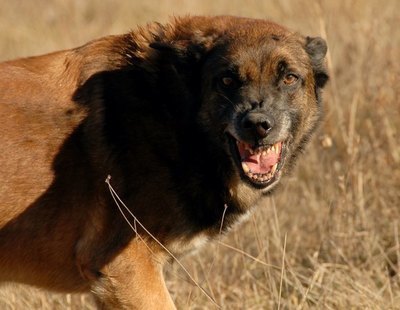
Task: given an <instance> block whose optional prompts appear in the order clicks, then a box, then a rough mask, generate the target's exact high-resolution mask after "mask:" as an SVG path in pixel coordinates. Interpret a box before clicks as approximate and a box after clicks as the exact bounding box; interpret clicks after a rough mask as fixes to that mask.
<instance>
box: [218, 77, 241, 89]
mask: <svg viewBox="0 0 400 310" xmlns="http://www.w3.org/2000/svg"><path fill="white" fill-rule="evenodd" d="M218 84H219V85H220V87H221V88H223V89H236V88H238V87H239V81H238V80H237V79H235V78H234V77H233V76H229V75H224V76H222V77H220V78H219V83H218Z"/></svg>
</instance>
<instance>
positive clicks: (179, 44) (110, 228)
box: [0, 17, 325, 309]
mask: <svg viewBox="0 0 400 310" xmlns="http://www.w3.org/2000/svg"><path fill="white" fill-rule="evenodd" d="M271 35H272V36H273V37H274V36H275V37H276V38H278V37H279V38H280V39H279V40H281V41H283V42H287V43H283V47H281V48H279V50H278V51H279V53H280V54H284V55H287V57H289V58H290V57H292V56H291V55H292V53H294V52H296V53H297V50H296V48H298V46H303V47H304V46H305V47H304V49H303V51H302V52H301V53H300V52H299V54H301V57H300V56H299V57H297V58H296V59H295V60H294V63H296V64H297V66H298V68H299V71H300V72H302V73H303V74H304V76H305V79H306V83H305V88H304V93H303V95H302V97H301V96H300V95H293V96H292V97H293V98H294V99H293V100H297V101H296V102H298V103H296V104H297V106H298V109H299V112H298V113H299V115H301V117H299V119H296V122H297V123H296V126H294V127H296V130H297V131H298V132H299V133H297V132H295V133H293V147H292V148H291V149H289V148H288V152H292V153H293V154H294V153H296V152H297V149H300V148H301V147H302V145H303V144H304V143H305V141H306V140H307V139H308V136H309V135H310V134H311V132H312V131H313V130H314V128H315V124H316V123H317V120H318V119H319V114H320V112H319V108H318V107H317V104H316V102H317V101H319V98H318V92H319V91H318V89H317V88H319V87H322V86H323V84H324V82H325V81H323V82H321V83H320V84H321V85H318V83H319V82H318V78H321V79H324V77H323V76H322V73H321V72H323V70H322V64H321V62H322V58H323V56H324V54H325V52H324V51H322V52H319V47H318V46H317V48H315V50H312V46H311V47H309V46H307V40H306V39H305V38H304V37H302V36H300V35H297V34H294V33H292V32H289V31H287V30H286V29H284V28H283V27H281V26H278V25H276V24H274V23H271V22H266V21H261V20H251V19H239V18H234V17H216V18H210V17H186V18H181V19H176V20H175V21H173V22H172V23H171V24H168V25H165V26H161V25H158V24H151V25H149V26H147V27H146V28H143V29H139V30H138V31H136V32H132V33H129V34H126V35H121V36H110V37H106V38H102V39H99V40H96V41H93V42H90V43H88V44H87V45H85V46H83V47H79V48H76V49H72V50H67V51H61V52H56V53H52V54H49V55H44V56H39V57H31V58H26V59H19V60H15V61H9V62H5V63H2V64H0V120H1V123H0V145H1V152H0V163H1V164H0V175H1V177H2V183H1V185H0V208H1V209H0V212H1V213H0V281H17V282H23V283H27V284H31V285H36V286H41V287H45V288H48V289H53V290H60V291H85V290H92V291H93V292H94V293H95V294H96V296H97V297H98V299H99V300H100V303H101V305H102V306H104V307H108V308H110V309H119V308H126V309H173V308H174V305H173V302H172V300H171V298H170V296H169V294H168V292H167V290H166V287H165V284H164V280H163V275H162V265H163V264H164V263H165V261H166V260H167V259H168V255H167V254H166V253H165V251H164V250H163V249H162V248H160V246H159V245H158V244H157V243H155V242H154V241H153V240H152V239H151V238H150V237H149V236H148V235H147V234H146V233H144V232H143V231H142V230H141V231H139V233H141V234H142V235H143V238H144V239H139V238H135V234H134V233H133V232H132V231H131V229H130V228H129V226H128V225H127V224H126V223H125V222H124V220H123V218H122V217H121V215H120V214H119V213H118V209H117V208H116V206H115V204H114V202H113V201H112V199H111V197H110V195H109V192H108V189H107V187H106V185H105V184H104V180H105V178H106V177H107V175H108V174H111V175H112V177H113V179H112V180H113V181H114V180H115V187H116V189H117V191H118V192H119V193H121V194H122V196H123V197H124V199H126V201H127V203H128V205H129V206H130V207H131V208H132V209H133V211H134V213H135V215H136V216H137V217H138V218H140V220H141V222H142V223H144V225H145V227H147V228H148V229H149V230H150V231H151V232H152V233H153V234H154V235H155V236H156V237H157V238H158V239H159V240H160V241H162V242H163V243H164V244H165V245H166V246H167V247H169V246H170V247H171V249H173V250H174V252H175V253H176V254H181V253H183V252H186V250H190V247H191V246H187V247H188V249H183V244H191V243H190V242H191V241H193V240H195V239H196V237H199V236H202V238H209V237H212V236H214V235H215V234H216V233H217V232H218V230H219V227H220V219H221V214H222V210H223V209H222V208H223V205H224V203H225V202H226V203H227V205H228V208H229V211H228V212H227V214H226V223H224V225H226V227H225V226H224V229H225V228H228V227H229V226H230V225H231V224H233V223H234V222H235V221H236V220H237V219H238V218H239V217H240V216H242V215H244V214H246V213H247V212H248V210H249V209H250V208H251V206H252V205H254V204H255V203H256V202H257V201H258V199H259V198H260V197H261V196H262V195H263V191H262V190H259V189H257V188H254V187H253V186H251V185H249V184H248V183H246V182H243V181H242V178H241V176H240V174H239V172H237V170H236V168H233V166H232V161H231V159H227V162H226V163H221V166H219V168H220V169H221V170H224V169H223V168H224V167H225V168H226V171H221V172H218V173H221V174H218V177H217V178H214V177H213V176H212V177H211V179H210V180H212V182H214V181H215V184H207V183H209V182H207V181H204V182H203V179H204V180H208V178H209V175H208V174H206V176H205V177H204V178H203V177H196V175H197V174H198V171H197V170H196V169H199V170H202V169H200V168H199V167H200V166H201V165H202V161H203V160H204V156H203V158H199V159H196V157H195V156H192V154H190V152H191V151H190V150H188V149H190V148H192V147H195V146H192V145H188V146H187V147H186V148H185V149H184V150H183V151H182V150H181V149H180V147H181V146H182V141H187V140H186V139H184V138H183V137H185V136H183V137H181V135H184V133H182V128H192V127H191V126H192V125H187V124H185V123H184V122H185V119H186V118H185V117H186V116H185V115H184V114H182V115H180V116H178V117H177V116H176V114H174V113H181V112H180V111H182V110H184V109H186V107H184V108H182V107H181V106H178V107H174V108H171V110H174V112H171V115H173V117H172V119H173V121H172V122H169V121H168V120H165V119H167V118H168V117H166V116H165V117H164V114H163V113H160V115H162V119H161V120H160V119H159V118H157V117H158V116H154V117H152V116H150V117H148V116H146V117H144V116H142V115H147V114H146V113H149V112H148V110H147V109H151V107H150V108H149V105H144V104H143V106H142V105H140V103H138V108H137V109H138V110H139V111H140V112H137V113H138V114H139V118H138V121H135V122H132V126H139V125H135V124H138V123H140V124H141V125H140V126H141V127H140V128H139V129H138V127H135V128H136V129H135V130H132V132H130V131H129V130H128V131H129V133H127V132H128V131H125V128H122V129H121V128H120V127H118V126H119V125H121V124H122V125H121V126H125V125H126V124H128V123H129V122H130V119H128V118H127V119H126V120H127V122H120V121H119V120H120V119H119V117H122V118H121V119H125V118H124V117H126V113H125V112H118V109H117V112H110V114H107V113H108V112H105V111H106V109H111V110H112V109H114V107H115V106H116V105H118V102H120V101H121V100H123V99H124V98H122V99H121V100H118V99H114V97H116V98H118V96H119V95H120V94H121V93H123V91H124V90H129V91H130V89H131V88H134V86H135V85H141V84H140V83H144V84H143V85H144V87H149V88H150V89H152V88H151V85H153V83H156V82H155V81H156V80H157V79H158V78H159V77H160V76H166V77H168V78H167V79H166V80H165V82H163V83H162V84H160V85H161V87H164V89H162V92H167V93H168V92H170V93H169V94H167V95H168V96H171V97H172V96H175V93H174V92H177V93H178V94H179V96H180V97H182V98H186V97H185V96H187V98H191V97H190V96H191V94H192V93H191V90H187V89H186V88H184V87H183V86H182V81H180V80H179V79H178V77H179V74H186V73H185V72H186V71H185V70H188V69H187V68H186V67H185V66H186V65H187V63H189V62H190V61H192V62H193V61H195V60H196V59H197V58H199V57H202V56H199V54H201V55H203V54H205V53H207V52H208V51H210V50H212V49H213V48H214V46H215V45H216V42H217V41H221V40H222V41H224V40H227V41H228V43H229V44H230V45H229V53H230V54H229V53H228V54H227V55H232V61H234V60H235V57H236V56H234V55H239V56H237V57H239V58H240V61H242V66H241V68H240V70H239V74H240V76H242V77H243V78H248V79H249V80H257V79H258V80H259V81H260V83H261V84H262V83H268V79H267V78H268V76H271V74H273V72H272V71H271V70H272V69H271V68H272V67H271V66H272V65H271V66H269V65H265V64H263V63H262V62H263V61H266V62H267V63H268V62H271V63H274V61H275V60H274V57H272V58H268V59H267V58H265V59H264V58H263V57H261V56H260V57H261V58H260V57H258V56H254V55H250V54H249V55H248V57H247V58H246V56H243V55H245V53H246V50H247V48H248V47H253V46H256V47H257V46H261V45H263V44H264V43H262V42H263V38H265V37H268V36H271ZM276 38H273V40H275V39H276ZM285 40H286V41H285ZM268 44H272V43H268ZM151 45H152V46H151ZM192 45H193V46H194V47H193V50H190V51H189V52H188V51H187V49H189V47H190V48H192ZM292 45H293V47H292ZM307 49H309V50H307ZM323 49H324V48H323V47H322V50H323ZM260 53H262V51H260ZM307 53H308V54H307ZM318 53H320V54H321V55H319V54H318ZM308 55H310V57H311V60H309V56H308ZM227 57H228V56H227ZM229 57H230V56H229ZM277 57H278V56H277ZM187 58H188V59H189V58H190V60H187ZM176 59H178V60H176ZM182 59H184V60H182ZM254 59H256V60H260V61H261V63H259V62H254ZM179 61H180V62H179ZM313 61H315V62H316V63H313ZM186 62H187V63H186ZM171 63H172V64H173V65H171ZM131 68H134V69H131ZM160 68H161V69H160ZM128 69H129V70H133V72H134V73H132V74H133V75H134V76H135V77H134V78H133V80H132V81H134V82H135V83H133V84H132V83H131V82H130V81H128V80H127V78H126V76H125V75H126V74H130V73H129V72H131V71H129V70H128ZM260 69H263V70H265V72H264V73H263V74H264V75H263V77H264V78H265V81H264V80H262V79H261V80H260V78H259V76H260ZM261 71H262V70H261ZM127 72H128V73H127ZM182 72H183V73H182ZM318 74H320V75H319V76H318ZM137 76H138V77H139V78H136V77H137ZM142 77H143V80H145V81H146V82H142ZM129 78H130V75H129ZM160 79H161V78H160ZM174 79H176V80H174ZM202 79H207V77H202ZM171 80H172V81H174V84H173V85H171V87H169V86H168V83H169V82H170V81H171ZM184 80H185V79H184ZM114 81H115V85H114V84H113V83H114ZM147 81H148V82H147ZM124 83H126V85H125V84H124ZM146 83H147V84H146ZM157 83H158V82H157ZM204 83H205V84H204V85H205V86H204V87H205V88H207V87H208V86H207V85H209V83H208V82H207V81H206V82H204ZM210 83H211V82H210ZM261 84H260V85H261ZM149 85H150V86H149ZM157 85H159V84H157ZM177 85H178V86H177ZM140 87H141V86H139V87H138V88H140ZM118 89H122V90H123V91H122V92H121V91H118ZM159 89H160V88H156V89H154V91H155V92H156V91H158V90H159ZM105 90H107V91H105ZM103 92H104V93H103ZM109 93H111V94H113V96H111V99H107V98H108V97H107V96H108V94H109ZM167 95H166V96H167ZM126 96H127V97H129V98H130V99H131V100H130V102H136V101H137V102H140V98H142V97H141V96H143V95H142V93H139V94H137V93H135V94H131V93H129V94H127V95H126ZM249 96H250V95H249ZM296 96H297V97H296ZM300 97H301V98H300ZM210 98H211V97H210ZM107 100H115V103H113V104H112V105H111V104H110V105H109V106H107V107H104V106H103V102H107ZM149 100H150V99H149ZM181 100H182V101H184V103H185V104H186V102H188V101H190V99H187V101H186V99H185V100H184V99H181ZM210 100H211V99H210ZM159 101H160V100H153V101H151V100H150V102H153V103H154V102H157V104H158V102H159ZM121 107H122V108H124V109H125V108H126V109H127V111H128V112H129V111H131V110H129V109H130V107H126V106H121ZM211 108H212V107H208V108H207V107H205V108H204V109H203V110H201V111H199V115H200V116H199V119H200V121H199V122H200V123H201V124H202V126H205V127H207V126H208V123H209V122H211V119H212V117H213V115H214V114H215V113H214V111H210V110H207V109H211ZM161 109H162V108H161V107H159V108H157V110H154V111H156V112H155V113H154V114H157V113H158V111H159V110H161ZM175 110H176V111H175ZM151 111H153V110H151ZM112 113H115V115H114V114H112ZM182 113H183V112H182ZM190 113H191V114H190ZM190 113H189V114H188V115H192V114H193V113H194V112H190ZM120 114H121V115H120ZM128 114H129V113H128ZM110 115H111V116H112V117H116V118H117V121H115V122H114V119H111V120H108V118H107V117H110ZM157 115H158V114H157ZM174 117H175V119H174ZM142 119H145V121H144V122H141V120H142ZM175 123H178V125H176V126H178V128H177V129H176V128H175V127H174V126H175V125H173V124H175ZM181 123H182V124H181ZM108 124H112V125H108ZM129 124H130V123H129ZM106 125H107V126H117V125H118V126H117V127H110V128H111V129H110V130H108V129H104V130H105V132H102V131H101V130H100V129H99V128H102V126H106ZM126 126H128V125H126ZM179 126H182V127H179ZM185 126H189V127H185ZM107 128H108V127H107ZM207 128H208V127H207ZM210 128H211V127H210ZM213 128H214V127H213ZM118 130H122V131H121V132H124V133H126V134H127V136H126V140H125V139H122V138H121V139H122V140H121V141H118V142H115V139H117V140H118V137H120V136H121V135H120V134H119V133H120V132H119V131H118ZM175 130H176V132H175ZM114 131H115V132H117V133H118V134H114ZM183 131H184V130H183ZM136 132H141V134H143V135H145V137H146V138H141V136H134V135H135V133H136ZM171 132H172V133H171ZM108 135H110V136H111V137H114V138H115V139H114V138H113V139H114V140H112V141H111V142H108V140H107V139H109V136H108ZM146 135H147V136H146ZM196 137H200V138H199V139H198V140H199V141H201V140H202V139H205V140H207V139H208V138H207V134H205V135H203V133H197V132H196ZM128 140H129V141H133V143H131V144H129V145H130V146H131V147H132V148H133V149H127V146H126V145H125V143H127V142H126V141H128ZM151 141H162V142H160V143H165V145H166V146H168V147H164V148H163V150H165V154H164V156H163V158H162V159H160V158H158V157H157V153H159V151H157V152H155V151H153V148H154V147H157V145H156V144H155V146H154V145H153V144H151ZM199 143H201V142H199ZM205 145H208V144H207V143H206V144H205ZM216 145H218V142H216ZM212 146H213V144H212V143H210V146H207V148H208V147H210V148H211V147H212ZM135 147H136V148H135ZM118 150H121V151H118ZM122 150H123V151H122ZM182 152H183V154H184V155H182V154H181V153H182ZM185 152H189V155H185V154H186V153H185ZM224 152H225V151H222V150H216V151H215V152H214V151H208V150H207V151H206V153H205V154H206V155H207V156H208V155H209V154H211V155H210V156H211V157H212V156H214V155H213V154H214V153H215V156H220V155H221V154H225V153H224ZM129 156H131V157H129ZM180 156H181V157H182V160H181V161H180V162H179V164H182V167H186V168H185V169H183V168H182V169H181V168H180V167H178V166H179V165H178V166H176V165H175V164H174V160H175V159H176V158H181V157H180ZM293 157H294V156H293ZM138 158H139V159H140V160H138ZM185 158H190V161H186V163H185ZM163 160H165V161H170V162H171V163H169V162H167V163H164V162H163ZM192 160H193V162H192ZM135 161H138V162H139V163H135ZM196 162H197V164H196ZM144 163H149V164H148V166H147V167H146V170H144V168H142V167H141V166H142V165H143V164H144ZM288 163H289V160H288ZM210 165H214V160H213V161H212V163H211V164H210ZM217 166H218V165H217ZM171 167H173V168H171ZM219 168H218V169H219ZM152 169H154V170H152ZM174 169H175V170H174ZM191 169H193V171H192V173H190V175H189V172H187V171H188V170H191ZM203 170H204V169H203ZM214 170H217V169H214ZM171 171H172V172H171ZM155 175H156V176H157V177H154V176H155ZM150 178H151V179H152V180H151V182H150V180H148V179H150ZM215 179H218V180H215ZM219 179H221V182H220V180H219ZM220 183H221V184H223V185H221V184H220ZM214 185H216V187H215V186H214ZM207 186H210V189H208V188H207ZM219 186H221V190H219ZM203 188H204V190H203ZM213 188H215V190H214V191H219V192H221V193H222V192H223V197H220V196H218V197H217V196H215V194H214V193H213V192H214V191H213ZM269 190H270V189H268V191H269ZM132 193H134V195H133V194H132ZM182 193H183V194H182ZM187 195H189V196H190V197H189V196H187ZM191 195H193V196H191ZM196 195H198V196H196ZM221 195H222V194H221ZM197 197H200V198H201V199H204V202H202V204H200V202H199V206H193V211H186V209H185V208H184V207H182V206H183V205H188V206H192V205H193V202H196V201H198V198H197ZM205 197H207V198H205ZM182 201H185V202H182ZM203 205H204V210H205V211H203V209H202V208H203V207H202V206H203ZM214 206H218V207H215V208H214ZM196 208H197V209H196ZM185 212H188V213H185ZM190 212H193V213H190ZM189 213H190V214H189ZM193 243H195V242H193Z"/></svg>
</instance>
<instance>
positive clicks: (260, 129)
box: [242, 112, 274, 139]
mask: <svg viewBox="0 0 400 310" xmlns="http://www.w3.org/2000/svg"><path fill="white" fill-rule="evenodd" d="M273 126H274V122H273V120H272V119H271V118H269V117H268V116H266V115H264V114H262V113H252V112H250V113H248V114H247V115H246V116H245V117H243V119H242V127H243V129H244V130H246V131H248V132H250V133H251V134H253V135H255V137H256V138H258V139H262V138H265V137H266V136H267V135H268V133H269V132H270V131H271V129H272V127H273Z"/></svg>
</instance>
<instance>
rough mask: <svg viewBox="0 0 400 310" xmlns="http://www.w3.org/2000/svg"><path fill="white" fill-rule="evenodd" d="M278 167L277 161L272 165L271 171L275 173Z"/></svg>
mask: <svg viewBox="0 0 400 310" xmlns="http://www.w3.org/2000/svg"><path fill="white" fill-rule="evenodd" d="M277 168H278V164H277V163H276V164H275V165H273V166H272V169H271V173H272V174H274V173H275V171H276V169H277Z"/></svg>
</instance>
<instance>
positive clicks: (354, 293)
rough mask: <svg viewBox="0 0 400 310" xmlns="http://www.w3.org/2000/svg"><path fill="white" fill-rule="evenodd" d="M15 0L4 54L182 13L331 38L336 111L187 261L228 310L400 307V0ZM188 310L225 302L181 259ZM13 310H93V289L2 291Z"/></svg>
mask: <svg viewBox="0 0 400 310" xmlns="http://www.w3.org/2000/svg"><path fill="white" fill-rule="evenodd" d="M49 2H50V1H44V0H43V1H31V2H27V1H23V0H18V1H17V0H14V1H3V3H2V5H1V11H0V29H1V32H0V42H1V45H0V58H1V59H7V58H14V57H18V56H24V55H30V54H40V53H44V52H47V51H51V50H55V49H61V48H66V47H72V46H76V45H79V44H81V43H84V42H86V41H88V40H90V39H93V38H95V37H99V36H102V35H106V34H110V33H121V32H125V31H127V30H129V29H130V28H133V27H135V25H136V24H140V23H144V22H146V21H150V20H159V21H165V20H166V19H167V17H168V16H170V15H172V14H176V15H178V14H182V13H193V14H201V13H206V14H235V15H246V16H251V17H262V18H271V19H273V20H275V21H278V22H280V23H283V24H286V25H287V26H289V27H291V28H293V29H296V30H299V31H301V32H302V33H307V34H311V35H321V36H323V37H325V38H326V39H327V41H328V44H329V48H330V50H329V59H328V60H329V69H330V71H331V72H330V74H331V77H332V79H331V82H330V84H329V85H328V87H327V89H326V91H325V96H324V97H325V106H326V118H325V122H324V124H323V125H322V126H321V128H320V130H319V132H318V134H317V136H316V138H315V139H314V140H313V142H312V144H311V146H310V147H309V148H308V150H307V151H306V152H305V154H304V156H303V157H301V159H300V162H299V163H298V166H297V168H296V171H295V172H294V173H293V175H292V176H291V177H288V178H286V179H285V180H284V183H285V185H284V186H283V188H282V190H281V191H279V192H278V193H277V195H275V196H274V197H273V198H268V199H266V200H265V201H264V202H263V203H262V204H260V206H259V208H258V210H257V212H256V213H255V214H254V216H253V217H252V218H251V220H250V221H249V222H248V223H246V224H244V225H242V226H241V227H240V228H239V229H238V230H236V231H235V232H234V233H231V234H229V236H227V237H224V238H223V239H222V240H221V241H222V242H221V243H218V242H214V243H213V244H212V245H210V246H207V248H205V249H202V250H201V251H199V252H198V253H197V254H195V255H192V256H189V257H186V258H184V259H183V263H184V264H185V266H187V268H188V269H189V270H190V272H191V274H192V275H193V276H194V277H195V278H196V279H197V281H198V282H199V283H200V284H201V285H202V286H203V287H204V288H205V289H206V290H207V291H208V292H210V294H211V295H212V296H213V297H214V298H215V300H216V301H217V303H218V304H220V305H221V307H222V308H224V309H399V308H400V289H399V285H400V278H399V277H400V276H399V275H398V274H397V272H398V271H399V266H400V244H399V231H400V227H399V226H400V216H399V215H400V214H399V213H400V144H399V141H400V137H399V132H400V103H399V99H398V98H400V86H399V85H400V62H399V60H398V58H399V55H400V28H399V17H398V12H399V10H400V2H398V1H397V0H392V1H390V0H387V1H385V3H384V4H383V3H382V2H381V1H380V0H370V1H367V0H365V1H364V0H358V1H356V0H355V1H346V0H340V1H320V2H319V1H289V0H281V1H279V3H278V2H277V1H272V0H270V1H267V0H263V1H255V0H253V1H246V2H244V1H238V0H227V1H223V0H220V1H217V0H213V1H211V0H207V1H202V2H200V1H184V0H176V1H166V0H158V1H147V2H145V1H128V0H126V1H116V0H104V1H102V2H101V3H100V2H96V1H94V0H87V1H81V0H76V1H62V0H54V1H51V2H50V3H49ZM167 278H168V286H169V288H170V291H171V293H172V295H173V298H174V299H175V300H176V303H177V305H178V308H179V309H212V308H213V305H212V304H211V303H210V301H209V300H208V299H207V298H206V297H205V296H204V294H202V293H201V292H200V290H199V289H198V288H196V287H195V286H193V285H192V284H190V283H189V281H188V279H187V276H185V274H184V273H183V272H182V271H181V270H180V268H179V267H178V266H176V265H173V266H169V267H168V270H167ZM0 308H1V309H93V308H94V307H93V305H92V303H91V301H90V298H89V297H87V296H79V295H78V296H75V295H57V294H50V293H47V292H42V291H38V290H35V289H31V288H27V287H20V286H17V287H13V286H12V287H10V286H7V287H5V288H2V289H1V290H0Z"/></svg>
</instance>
